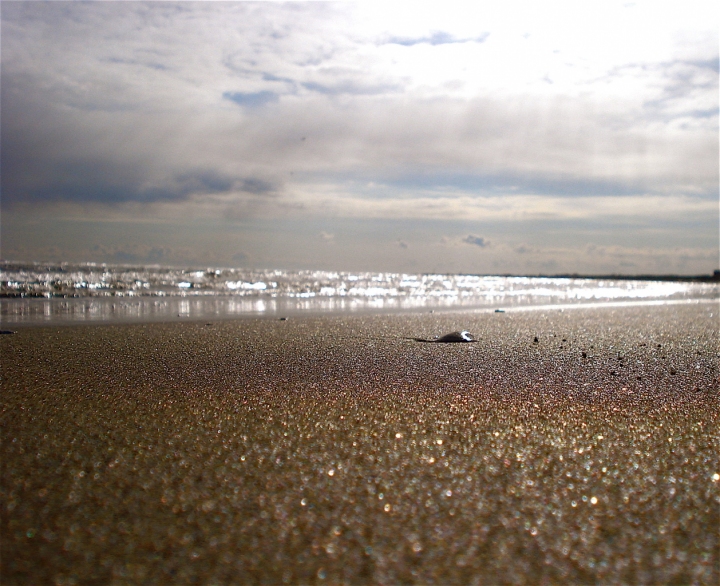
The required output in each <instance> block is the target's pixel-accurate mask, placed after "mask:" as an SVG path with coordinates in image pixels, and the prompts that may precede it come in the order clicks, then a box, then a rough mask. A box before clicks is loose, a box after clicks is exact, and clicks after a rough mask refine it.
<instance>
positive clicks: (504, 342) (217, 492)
mask: <svg viewBox="0 0 720 586" xmlns="http://www.w3.org/2000/svg"><path fill="white" fill-rule="evenodd" d="M717 312H718V306H717V304H716V303H698V304H685V305H657V306H642V307H634V306H628V307H605V308H592V307H586V308H582V307H579V308H574V309H570V310H565V311H560V310H558V309H549V308H548V309H538V310H534V311H507V312H505V313H492V312H487V311H486V312H437V313H429V312H423V313H419V312H418V313H405V314H398V315H391V314H387V315H370V314H367V315H355V316H353V315H342V314H338V315H327V316H306V317H303V316H301V315H297V316H292V317H289V318H288V319H286V320H280V319H276V318H273V319H270V318H246V319H235V320H224V321H223V320H217V321H211V322H205V321H187V322H183V321H180V320H176V321H175V322H172V323H145V324H142V323H141V324H115V325H80V326H63V327H45V326H43V327H18V328H15V329H16V330H17V333H15V334H13V335H3V336H0V352H1V355H2V426H1V427H2V493H3V499H2V501H3V512H2V551H1V553H2V570H1V572H2V573H1V575H0V578H1V580H0V582H2V584H45V583H48V584H89V583H96V584H120V583H122V584H127V583H131V584H134V583H161V584H195V583H196V584H226V583H238V584H256V583H262V584H315V583H318V584H320V583H328V584H338V583H346V584H406V583H416V584H510V583H512V584H520V583H530V584H543V583H603V584H610V583H631V584H660V583H672V584H717V583H718V582H720V553H719V549H720V538H719V536H718V527H720V439H719V435H718V428H720V390H719V380H718V313H717ZM462 329H467V330H469V331H470V332H471V333H472V334H474V336H475V337H476V338H477V342H475V343H468V344H463V343H460V344H438V343H425V342H420V341H417V340H415V339H413V338H423V339H432V338H433V337H434V336H438V335H442V334H446V333H448V332H452V331H455V330H462Z"/></svg>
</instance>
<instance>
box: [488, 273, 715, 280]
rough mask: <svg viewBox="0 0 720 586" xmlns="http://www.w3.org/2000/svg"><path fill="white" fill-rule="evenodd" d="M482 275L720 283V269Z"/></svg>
mask: <svg viewBox="0 0 720 586" xmlns="http://www.w3.org/2000/svg"><path fill="white" fill-rule="evenodd" d="M479 276H482V277H516V278H522V277H527V278H532V279H587V280H594V281H664V282H672V281H679V282H683V283H720V271H715V272H714V273H713V274H712V275H613V274H610V275H583V274H579V273H564V274H559V275H542V274H541V275H513V274H509V273H508V274H503V275H479Z"/></svg>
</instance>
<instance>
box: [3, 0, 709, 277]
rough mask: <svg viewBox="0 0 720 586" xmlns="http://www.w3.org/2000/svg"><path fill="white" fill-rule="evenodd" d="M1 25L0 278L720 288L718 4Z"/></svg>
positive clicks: (16, 16)
mask: <svg viewBox="0 0 720 586" xmlns="http://www.w3.org/2000/svg"><path fill="white" fill-rule="evenodd" d="M0 11H1V12H0V19H1V31H0V32H1V37H0V38H1V43H2V47H1V49H2V51H1V53H0V55H1V57H0V59H1V69H0V91H1V99H0V108H1V111H0V129H1V133H0V134H1V151H0V156H1V165H2V166H1V170H2V174H1V181H2V183H1V188H2V191H1V193H0V206H1V209H0V211H1V216H0V219H1V222H2V225H1V232H0V243H1V245H2V248H1V250H0V256H1V257H2V258H3V259H5V260H25V261H89V262H112V263H129V264H163V265H173V266H198V267H231V266H232V267H249V268H273V269H325V270H348V271H356V270H367V271H393V272H442V273H456V272H462V273H476V274H509V273H512V274H560V273H585V274H591V273H594V274H599V273H622V274H637V273H645V274H647V273H651V274H657V273H678V274H704V273H710V272H712V271H713V270H715V269H717V268H718V267H719V266H720V262H719V254H720V253H719V251H718V246H719V233H718V226H719V222H720V218H719V212H718V189H719V184H718V166H719V163H718V160H719V156H720V155H719V150H718V137H719V135H718V33H719V27H718V22H719V19H718V12H719V8H718V5H717V2H715V1H693V0H689V1H682V2H680V1H677V2H662V1H652V2H614V1H611V0H610V1H609V0H604V1H602V2H577V1H572V2H561V1H552V2H543V1H533V2H514V1H512V0H508V1H505V0H504V1H502V2H499V1H497V2H496V1H492V2H450V1H443V2H432V3H425V2H418V1H416V2H402V1H390V0H388V1H386V2H372V1H367V2H333V3H325V2H289V3H275V2H122V1H114V2H100V1H91V2H55V1H53V2H35V1H24V2H13V1H7V0H3V2H2V3H1V4H0Z"/></svg>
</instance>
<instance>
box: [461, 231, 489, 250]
mask: <svg viewBox="0 0 720 586" xmlns="http://www.w3.org/2000/svg"><path fill="white" fill-rule="evenodd" d="M463 242H464V243H465V244H472V245H473V246H479V247H480V248H485V247H486V246H490V242H489V241H488V240H486V239H485V238H483V237H481V236H473V235H472V234H470V235H468V236H466V237H465V238H463Z"/></svg>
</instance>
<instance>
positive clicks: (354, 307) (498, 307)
mask: <svg viewBox="0 0 720 586" xmlns="http://www.w3.org/2000/svg"><path fill="white" fill-rule="evenodd" d="M240 301H243V300H240ZM268 301H270V300H260V301H259V302H260V303H263V304H266V303H267V302H268ZM159 303H162V304H164V305H165V306H166V307H165V309H164V310H163V311H162V312H157V311H156V307H155V306H157V304H159ZM183 303H185V304H188V303H192V304H193V305H194V306H195V307H194V308H193V309H192V310H190V311H188V310H186V311H187V313H186V314H185V315H183V314H180V313H177V310H178V308H179V307H180V306H181V304H183ZM228 303H238V300H237V299H234V298H233V297H231V296H225V297H207V298H203V297H194V298H193V297H190V298H183V297H176V298H162V299H161V300H160V301H159V300H158V299H157V298H153V297H147V298H143V297H128V298H113V297H107V298H106V297H98V298H69V299H62V298H58V299H35V298H30V299H22V300H20V299H11V300H7V299H0V310H2V313H1V314H0V328H2V329H12V328H27V327H44V326H63V327H66V326H73V325H110V324H141V323H177V322H207V321H232V320H244V319H255V318H258V319H270V320H273V319H280V320H282V319H289V318H292V319H298V318H300V319H303V318H317V317H322V316H327V317H342V316H365V317H367V316H373V315H377V316H401V315H413V314H418V315H424V314H446V313H450V314H460V313H466V314H469V315H472V314H482V313H516V312H533V311H565V310H579V309H588V310H593V309H608V308H609V309H612V308H621V307H652V306H673V305H695V304H710V303H713V304H717V303H718V299H716V298H707V297H693V298H689V299H688V298H685V299H622V300H616V301H587V300H576V301H573V302H568V303H551V304H543V303H536V304H515V305H512V304H506V305H502V304H491V303H487V304H483V305H479V304H469V305H467V306H462V305H460V304H454V305H439V304H427V305H425V306H419V307H418V306H414V307H404V308H403V307H397V306H391V307H385V308H382V307H380V308H378V307H377V306H372V305H371V304H368V303H364V304H363V303H357V304H353V303H352V302H350V303H348V304H347V305H349V306H350V307H344V308H325V309H323V308H321V307H309V308H308V307H302V306H300V305H299V304H296V305H295V306H293V304H291V303H289V302H287V300H285V302H284V304H283V306H282V307H280V308H270V309H268V308H267V307H266V308H264V309H261V310H249V309H247V308H245V307H243V308H242V309H239V310H234V309H228V307H226V305H227V304H228ZM248 303H258V301H254V300H253V301H249V302H248ZM9 304H15V305H20V304H24V305H26V306H31V305H34V306H36V307H37V308H39V307H41V306H42V308H43V309H44V311H39V310H37V311H31V310H28V312H26V313H25V314H21V315H13V314H11V313H10V314H8V312H9V311H11V309H10V308H9V307H8V305H9ZM93 305H94V306H96V307H95V311H94V312H79V313H76V314H74V313H73V314H71V315H68V312H70V310H71V309H72V308H73V307H75V308H78V307H81V306H82V307H85V308H87V307H89V306H93ZM50 306H54V307H55V309H54V312H55V313H54V314H53V313H52V312H50V313H49V310H48V309H47V308H48V307H50ZM115 306H120V307H121V308H127V307H130V308H131V309H132V308H133V307H134V308H135V309H136V311H134V312H133V313H132V314H130V315H129V314H128V312H127V311H125V312H122V309H118V310H117V312H115V309H114V308H115ZM98 308H99V309H100V310H103V309H104V310H105V311H104V312H103V311H98ZM108 308H112V312H111V313H109V312H108ZM153 310H155V311H153ZM28 313H29V314H30V315H28ZM98 313H100V314H101V315H98ZM41 315H42V318H40V317H39V316H41ZM48 315H50V317H48Z"/></svg>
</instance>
